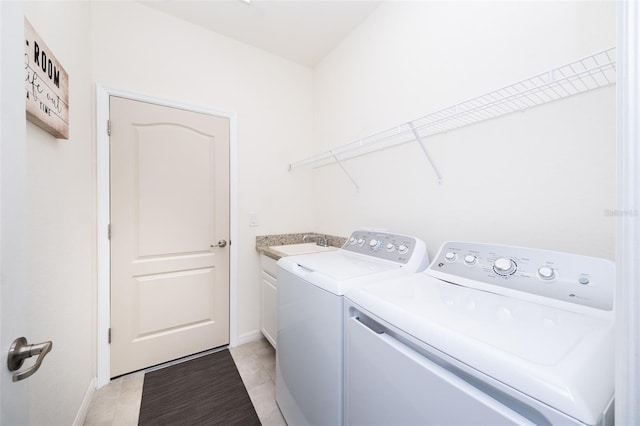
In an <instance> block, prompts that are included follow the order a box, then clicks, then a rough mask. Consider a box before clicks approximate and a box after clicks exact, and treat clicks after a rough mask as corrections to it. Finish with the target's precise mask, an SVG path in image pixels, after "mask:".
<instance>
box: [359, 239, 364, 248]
mask: <svg viewBox="0 0 640 426" xmlns="http://www.w3.org/2000/svg"><path fill="white" fill-rule="evenodd" d="M358 245H359V246H363V245H364V238H358Z"/></svg>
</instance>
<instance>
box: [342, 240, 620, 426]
mask: <svg viewBox="0 0 640 426" xmlns="http://www.w3.org/2000/svg"><path fill="white" fill-rule="evenodd" d="M614 286H615V267H614V265H613V263H611V262H609V261H607V260H604V259H597V258H592V257H586V256H579V255H573V254H567V253H558V252H551V251H545V250H536V249H527V248H521V247H512V246H500V245H491V244H479V243H466V242H448V243H445V244H444V245H443V246H442V248H441V249H440V251H439V253H438V255H437V257H436V258H435V259H434V261H433V262H432V263H431V265H430V266H429V268H428V269H427V270H426V271H424V272H423V273H419V274H414V275H412V276H410V277H402V278H397V279H391V280H385V281H381V282H377V283H375V284H373V285H371V286H367V287H366V288H355V289H352V290H351V291H349V292H347V294H346V297H345V318H346V320H345V340H346V343H345V423H346V424H349V425H371V426H374V425H388V424H394V425H398V426H400V425H415V424H421V425H444V424H446V425H470V424H474V425H492V426H495V425H507V424H509V425H512V424H516V425H582V426H584V425H612V424H613V396H614Z"/></svg>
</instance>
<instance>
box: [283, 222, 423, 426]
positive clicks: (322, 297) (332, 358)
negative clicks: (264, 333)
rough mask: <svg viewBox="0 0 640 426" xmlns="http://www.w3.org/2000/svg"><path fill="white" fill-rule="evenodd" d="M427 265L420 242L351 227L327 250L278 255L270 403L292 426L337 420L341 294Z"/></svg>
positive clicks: (340, 386)
mask: <svg viewBox="0 0 640 426" xmlns="http://www.w3.org/2000/svg"><path fill="white" fill-rule="evenodd" d="M428 264H429V259H428V254H427V251H426V246H425V244H424V242H423V241H421V240H419V239H417V238H414V237H410V236H406V235H397V234H389V233H381V232H372V231H355V232H353V234H351V237H350V238H349V240H348V241H347V242H346V243H345V245H344V246H343V247H342V248H340V249H338V250H336V251H332V252H323V253H312V254H303V255H300V256H289V257H284V258H282V259H280V260H279V261H278V263H277V266H278V269H277V281H278V299H277V307H278V350H277V351H276V401H277V403H278V405H279V407H280V410H281V411H282V414H283V415H284V418H285V420H286V421H287V423H288V424H290V425H295V426H302V425H316V426H320V425H322V426H325V425H341V424H342V421H343V406H342V402H343V347H344V343H343V342H344V336H343V318H344V316H343V294H344V293H345V291H347V290H348V289H350V288H355V287H358V286H364V285H367V284H370V283H372V282H375V281H376V280H380V279H384V278H391V277H398V276H402V275H409V274H412V273H415V272H417V271H421V270H424V269H425V268H426V267H427V265H428Z"/></svg>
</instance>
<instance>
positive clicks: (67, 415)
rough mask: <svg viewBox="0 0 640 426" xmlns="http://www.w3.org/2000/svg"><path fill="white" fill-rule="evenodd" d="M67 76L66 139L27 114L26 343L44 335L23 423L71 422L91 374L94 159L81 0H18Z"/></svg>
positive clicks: (86, 26) (85, 12)
mask: <svg viewBox="0 0 640 426" xmlns="http://www.w3.org/2000/svg"><path fill="white" fill-rule="evenodd" d="M24 9H25V15H26V16H27V18H28V19H29V21H30V22H31V24H32V25H33V26H34V28H35V29H36V31H37V32H38V33H39V34H40V36H41V37H42V38H43V39H44V40H45V42H46V43H47V45H48V46H49V48H50V49H51V51H52V52H53V53H54V54H55V56H56V57H57V59H58V60H59V61H60V63H61V64H62V65H63V66H64V68H65V69H66V71H67V73H68V74H69V87H70V90H69V93H70V100H69V105H70V109H69V122H70V131H69V139H68V140H58V139H56V138H55V137H53V136H51V135H49V134H48V133H46V132H45V131H43V130H41V129H40V128H39V127H36V126H35V125H33V124H31V123H30V122H27V129H26V171H25V173H26V187H27V188H26V206H27V213H26V217H25V220H26V235H24V237H23V238H24V240H25V245H26V250H27V254H28V280H27V283H26V284H27V285H28V288H29V305H28V314H29V315H28V318H29V319H30V333H29V336H27V338H28V340H29V342H31V343H38V342H42V341H45V340H52V341H53V349H52V351H51V353H49V354H48V355H47V357H46V359H45V360H44V363H43V365H42V367H41V368H40V370H39V371H38V373H37V374H35V375H34V376H32V377H30V378H29V379H28V381H29V385H30V420H29V423H30V424H52V425H53V424H60V425H62V424H67V425H68V424H72V423H73V421H74V419H75V417H76V414H77V412H78V408H79V407H80V405H81V403H82V400H83V397H84V396H85V392H86V391H87V387H88V386H89V383H90V382H91V379H92V378H93V377H94V374H95V304H96V299H95V294H96V268H95V237H96V234H95V218H96V207H95V164H94V158H95V154H94V141H93V119H92V105H93V97H92V93H93V89H92V86H91V78H90V77H91V63H90V61H89V60H88V59H87V58H88V54H89V52H90V51H91V44H90V42H91V39H90V17H91V16H90V14H89V3H87V2H26V3H25V7H24Z"/></svg>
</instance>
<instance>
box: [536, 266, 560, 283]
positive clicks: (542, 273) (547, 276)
mask: <svg viewBox="0 0 640 426" xmlns="http://www.w3.org/2000/svg"><path fill="white" fill-rule="evenodd" d="M538 276H539V277H540V278H542V279H543V280H552V279H554V278H555V277H556V271H554V270H553V268H550V267H548V266H541V267H539V268H538Z"/></svg>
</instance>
